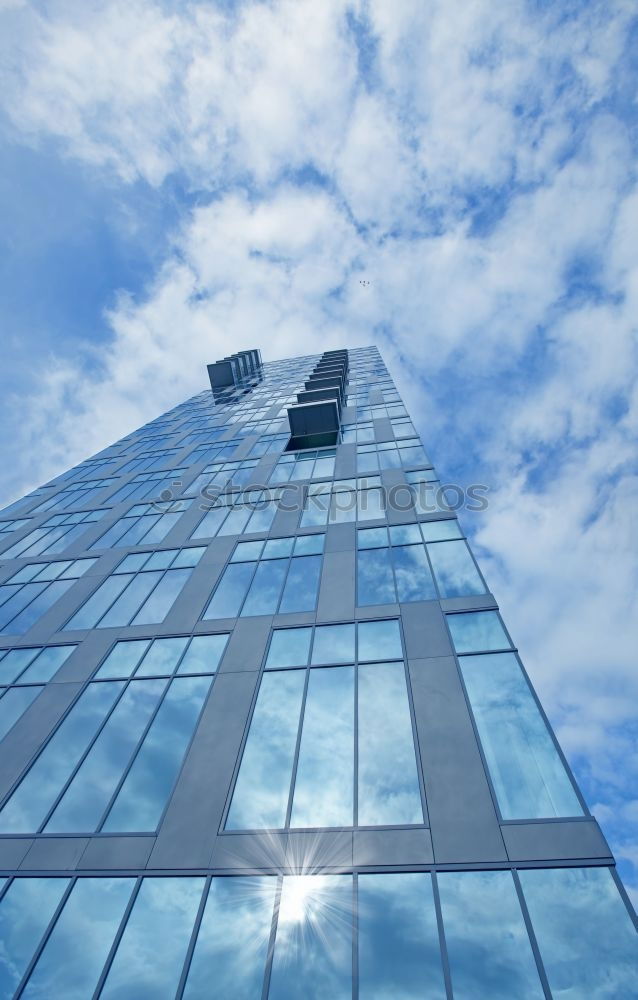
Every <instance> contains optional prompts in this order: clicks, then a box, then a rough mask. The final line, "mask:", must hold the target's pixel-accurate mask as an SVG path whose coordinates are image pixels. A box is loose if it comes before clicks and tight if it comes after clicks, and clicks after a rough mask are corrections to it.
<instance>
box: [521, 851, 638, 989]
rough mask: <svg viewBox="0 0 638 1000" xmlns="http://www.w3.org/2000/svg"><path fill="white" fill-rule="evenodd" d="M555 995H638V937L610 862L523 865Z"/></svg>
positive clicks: (530, 907) (528, 897)
mask: <svg viewBox="0 0 638 1000" xmlns="http://www.w3.org/2000/svg"><path fill="white" fill-rule="evenodd" d="M519 877H520V880H521V885H522V886H523V894H524V896H525V902H526V903H527V908H528V910H529V915H530V917H531V920H532V925H533V927H534V932H535V934H536V940H537V942H538V947H539V950H540V953H541V958H542V960H543V964H544V966H545V972H546V973H547V978H548V980H549V985H550V987H551V989H552V992H553V995H554V996H555V997H563V996H564V997H568V996H569V997H571V996H573V997H576V996H579V997H580V996H582V997H587V1000H611V998H612V997H617V998H619V1000H620V998H621V997H622V998H623V1000H624V998H629V997H636V996H638V939H637V937H636V929H635V927H634V925H633V923H632V920H631V917H630V916H629V913H628V912H627V908H626V906H625V904H624V903H623V901H622V898H621V896H620V893H619V892H618V889H617V888H616V885H615V883H614V880H613V878H612V875H611V872H610V871H609V869H608V868H546V869H542V870H541V869H535V870H533V871H532V870H530V871H520V872H519Z"/></svg>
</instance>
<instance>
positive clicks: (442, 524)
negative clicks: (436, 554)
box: [421, 520, 462, 542]
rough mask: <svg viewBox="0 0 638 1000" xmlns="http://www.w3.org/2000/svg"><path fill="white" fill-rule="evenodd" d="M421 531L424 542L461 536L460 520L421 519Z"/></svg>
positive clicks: (440, 540)
mask: <svg viewBox="0 0 638 1000" xmlns="http://www.w3.org/2000/svg"><path fill="white" fill-rule="evenodd" d="M421 533H422V535H423V541H424V542H442V541H444V540H446V539H448V538H461V537H462V534H461V529H460V528H459V522H458V521H456V520H454V521H452V520H449V521H421Z"/></svg>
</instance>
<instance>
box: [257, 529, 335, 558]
mask: <svg viewBox="0 0 638 1000" xmlns="http://www.w3.org/2000/svg"><path fill="white" fill-rule="evenodd" d="M325 537H326V536H325V535H324V534H316V535H300V536H299V538H296V539H295V545H294V555H296V556H315V555H317V554H318V553H320V552H323V546H324V541H325ZM268 544H269V543H268Z"/></svg>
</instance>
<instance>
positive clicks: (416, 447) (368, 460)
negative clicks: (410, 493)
mask: <svg viewBox="0 0 638 1000" xmlns="http://www.w3.org/2000/svg"><path fill="white" fill-rule="evenodd" d="M429 464H430V462H429V460H428V457H427V455H426V454H425V451H424V450H423V445H422V444H421V442H420V440H419V439H418V438H409V439H407V440H405V441H401V442H397V443H396V444H395V443H394V442H393V441H387V442H385V443H384V444H358V445H357V473H358V474H361V473H365V472H376V471H377V469H398V468H400V467H401V466H405V465H429Z"/></svg>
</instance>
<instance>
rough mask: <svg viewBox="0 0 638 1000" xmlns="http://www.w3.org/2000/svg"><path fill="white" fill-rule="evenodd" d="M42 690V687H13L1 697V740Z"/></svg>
mask: <svg viewBox="0 0 638 1000" xmlns="http://www.w3.org/2000/svg"><path fill="white" fill-rule="evenodd" d="M41 690H42V688H41V687H17V688H11V689H10V690H9V691H7V692H6V694H5V695H4V696H3V697H2V698H1V699H0V740H2V739H4V737H5V736H6V735H7V733H8V732H9V730H10V729H11V728H12V727H13V725H14V723H15V722H17V721H18V719H19V718H20V716H21V715H22V714H23V712H25V711H26V709H27V708H28V707H29V705H30V704H31V702H32V701H33V700H34V698H37V696H38V695H39V694H40V691H41Z"/></svg>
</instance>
